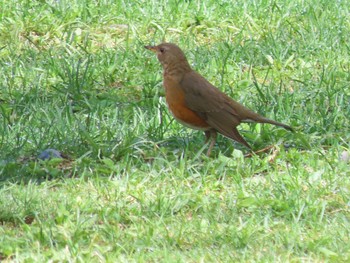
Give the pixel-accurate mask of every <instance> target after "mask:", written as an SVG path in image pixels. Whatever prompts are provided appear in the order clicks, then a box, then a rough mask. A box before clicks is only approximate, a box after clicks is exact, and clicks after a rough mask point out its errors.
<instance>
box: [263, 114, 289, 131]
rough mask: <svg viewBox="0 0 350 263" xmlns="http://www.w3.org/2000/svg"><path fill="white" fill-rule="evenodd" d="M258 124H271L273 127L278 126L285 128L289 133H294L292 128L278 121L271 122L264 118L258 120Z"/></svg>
mask: <svg viewBox="0 0 350 263" xmlns="http://www.w3.org/2000/svg"><path fill="white" fill-rule="evenodd" d="M257 122H260V123H270V124H273V125H276V126H280V127H282V128H285V129H286V130H288V131H291V132H294V129H293V128H292V127H290V126H288V125H287V124H284V123H281V122H278V121H274V120H270V119H268V118H264V117H262V118H261V119H259V120H257Z"/></svg>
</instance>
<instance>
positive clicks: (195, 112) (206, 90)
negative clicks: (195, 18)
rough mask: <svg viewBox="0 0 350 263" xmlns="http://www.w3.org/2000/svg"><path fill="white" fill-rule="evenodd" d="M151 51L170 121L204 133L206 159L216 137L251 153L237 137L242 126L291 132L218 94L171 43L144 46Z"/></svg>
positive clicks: (240, 138)
mask: <svg viewBox="0 0 350 263" xmlns="http://www.w3.org/2000/svg"><path fill="white" fill-rule="evenodd" d="M145 48H146V49H148V50H150V51H153V52H154V53H155V54H156V55H157V58H158V60H159V62H160V64H161V65H162V67H163V86H164V89H165V100H166V102H167V105H168V108H169V110H170V112H171V114H172V115H173V117H174V118H175V119H176V120H177V121H178V122H179V123H181V124H183V125H184V126H187V127H189V128H192V129H195V130H201V131H204V133H205V136H206V143H209V142H210V144H209V146H208V150H207V156H210V154H211V151H212V149H213V147H214V145H215V143H216V137H217V133H220V134H222V135H223V136H225V137H227V138H230V139H232V140H234V141H236V142H239V143H241V144H243V145H244V146H246V147H247V148H248V149H250V150H251V149H252V148H251V147H250V145H249V144H248V143H247V142H246V141H245V139H244V138H243V137H242V136H241V135H240V133H239V132H238V130H237V126H238V125H239V124H241V123H242V122H243V123H244V122H255V123H269V124H273V125H276V126H280V127H283V128H284V129H286V130H289V131H292V132H293V131H294V130H293V128H292V127H290V126H288V125H286V124H283V123H280V122H277V121H274V120H271V119H268V118H265V117H263V116H261V115H259V114H258V113H255V112H254V111H252V110H250V109H248V108H247V107H245V106H243V105H242V104H240V103H239V102H237V101H235V100H233V99H232V98H231V97H229V96H228V95H226V94H225V93H224V92H222V91H220V90H219V89H218V88H217V87H215V86H214V85H212V84H211V83H210V82H209V81H208V80H206V79H205V78H204V77H203V76H202V75H200V74H199V73H198V72H196V71H195V70H193V69H192V68H191V66H190V64H189V62H188V60H187V58H186V56H185V54H184V52H183V51H182V50H181V49H180V48H179V47H178V46H177V45H176V44H173V43H161V44H159V45H156V46H145Z"/></svg>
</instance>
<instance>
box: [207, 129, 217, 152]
mask: <svg viewBox="0 0 350 263" xmlns="http://www.w3.org/2000/svg"><path fill="white" fill-rule="evenodd" d="M204 133H205V137H206V141H205V143H208V142H209V140H210V139H211V142H210V144H209V147H208V151H207V156H210V153H211V150H212V149H213V147H214V145H215V142H216V135H217V133H216V131H215V130H208V131H205V132H204Z"/></svg>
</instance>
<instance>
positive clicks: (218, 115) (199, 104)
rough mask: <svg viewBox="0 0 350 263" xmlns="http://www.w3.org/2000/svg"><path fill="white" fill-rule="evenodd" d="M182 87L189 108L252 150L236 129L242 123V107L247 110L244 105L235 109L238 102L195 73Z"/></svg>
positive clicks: (221, 131) (238, 105)
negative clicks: (240, 111)
mask: <svg viewBox="0 0 350 263" xmlns="http://www.w3.org/2000/svg"><path fill="white" fill-rule="evenodd" d="M180 86H181V88H182V89H183V91H184V93H185V103H186V106H187V107H188V108H190V109H191V110H193V111H194V112H196V113H197V114H198V115H199V116H200V117H201V118H203V119H204V120H205V121H206V122H207V123H208V124H209V125H210V126H211V127H212V128H213V129H215V130H217V131H218V132H219V133H221V134H222V135H224V136H226V137H229V138H231V139H233V140H236V141H238V142H240V143H242V144H243V145H245V146H246V147H248V148H250V146H249V144H248V143H247V142H246V141H245V140H244V139H243V137H242V136H241V135H240V134H239V133H238V130H237V129H236V127H237V126H238V125H239V124H240V122H241V116H239V110H240V107H241V108H242V109H243V108H244V109H246V108H245V107H244V106H243V105H240V104H239V103H237V107H234V106H236V105H232V103H236V102H234V101H232V100H231V99H230V98H229V97H227V96H226V95H225V94H224V93H222V92H221V91H220V90H218V89H217V88H216V87H214V86H213V85H212V84H211V83H210V82H208V81H207V80H206V79H205V78H203V77H202V76H201V75H200V74H198V73H197V72H195V71H191V72H188V73H187V74H185V76H184V78H183V79H182V81H181V85H180ZM246 110H248V109H246Z"/></svg>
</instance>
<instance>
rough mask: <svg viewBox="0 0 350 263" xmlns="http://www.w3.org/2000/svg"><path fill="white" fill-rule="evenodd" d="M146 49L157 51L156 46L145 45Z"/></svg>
mask: <svg viewBox="0 0 350 263" xmlns="http://www.w3.org/2000/svg"><path fill="white" fill-rule="evenodd" d="M145 48H146V49H148V50H151V51H152V52H154V53H157V48H156V46H145Z"/></svg>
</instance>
